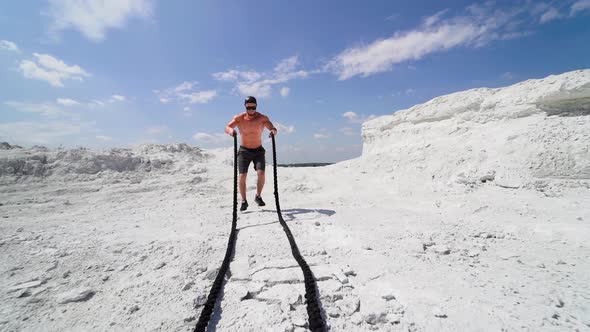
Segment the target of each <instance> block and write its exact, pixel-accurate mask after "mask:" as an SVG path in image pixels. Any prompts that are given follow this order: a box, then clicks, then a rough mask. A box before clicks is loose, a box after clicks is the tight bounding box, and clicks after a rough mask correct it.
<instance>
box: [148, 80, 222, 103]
mask: <svg viewBox="0 0 590 332" xmlns="http://www.w3.org/2000/svg"><path fill="white" fill-rule="evenodd" d="M196 84H197V82H182V83H180V84H179V85H177V86H175V87H172V88H168V89H165V90H163V91H161V90H154V93H155V94H156V95H157V96H158V99H159V100H160V102H161V103H163V104H167V103H169V102H171V101H176V102H181V103H188V104H207V103H209V102H210V101H211V100H213V99H214V98H215V97H216V96H217V91H216V90H203V91H197V90H195V89H194V86H195V85H196Z"/></svg>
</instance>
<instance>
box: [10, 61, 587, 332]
mask: <svg viewBox="0 0 590 332" xmlns="http://www.w3.org/2000/svg"><path fill="white" fill-rule="evenodd" d="M589 110H590V70H585V71H576V72H570V73H565V74H562V75H559V76H551V77H548V78H545V79H543V80H531V81H527V82H523V83H519V84H517V85H514V86H511V87H507V88H503V89H476V90H470V91H465V92H460V93H457V94H452V95H448V96H443V97H439V98H436V99H434V100H432V101H430V102H428V103H425V104H422V105H417V106H415V107H413V108H411V109H408V110H404V111H400V112H397V113H395V114H394V115H392V116H384V117H380V118H377V119H375V120H372V121H369V122H367V123H365V124H364V125H363V144H364V145H363V155H362V156H361V157H359V158H357V159H354V160H349V161H344V162H341V163H338V164H335V165H331V166H327V167H320V168H279V189H280V196H281V208H282V210H283V216H284V218H285V220H286V221H287V223H288V224H289V226H290V228H291V230H292V232H293V233H294V236H295V239H296V241H297V244H298V246H299V248H300V250H301V253H302V254H303V256H304V257H305V259H306V260H307V262H308V263H309V264H310V266H311V268H312V270H313V271H314V274H315V276H316V278H317V280H318V281H317V283H318V287H319V291H320V296H321V303H322V307H323V310H324V312H325V315H326V321H327V323H328V325H329V326H330V329H331V330H332V331H373V330H379V331H408V330H410V331H481V330H493V331H496V330H502V329H504V330H508V331H515V330H530V331H556V330H576V329H577V330H580V331H587V330H590V260H589V259H588V257H590V246H589V244H588V238H590V227H589V223H588V222H589V221H590V150H589V146H590V143H589V142H590V115H589V112H590V111H589ZM280 137H281V136H280V133H279V135H278V136H277V144H279V145H280V144H281V140H280ZM266 144H267V151H268V152H267V160H271V157H272V156H271V153H272V152H271V149H270V148H269V147H270V145H269V143H266ZM228 146H231V143H230V144H228ZM3 148H4V149H3V150H0V171H1V176H0V275H1V278H0V330H2V331H21V330H26V331H93V330H96V331H104V330H149V331H190V330H191V329H192V328H193V327H194V325H195V323H196V319H198V315H199V313H200V311H201V308H202V304H203V303H204V300H205V298H206V296H207V294H208V292H209V288H210V286H211V283H212V281H213V279H214V278H215V276H216V269H218V268H219V266H220V264H221V261H222V259H223V255H224V254H225V249H226V245H227V239H228V235H229V230H230V226H231V216H232V211H231V208H232V201H231V199H232V190H233V188H232V176H233V172H232V166H233V159H232V158H233V155H232V153H233V151H232V148H227V149H220V150H207V151H205V150H200V149H198V148H195V147H190V146H188V145H184V144H176V145H144V146H141V147H137V148H133V149H115V150H113V151H91V150H86V149H73V150H56V149H51V150H50V149H45V148H42V147H33V148H15V147H12V146H10V145H8V144H4V145H3ZM280 159H281V156H280V155H279V161H280ZM253 175H254V174H251V176H250V177H249V200H250V201H251V202H250V209H249V210H248V211H247V212H246V213H240V214H239V220H238V228H239V233H238V240H237V246H236V253H235V256H234V259H233V261H232V264H231V267H230V270H231V273H230V274H229V275H228V279H227V282H226V284H225V288H224V292H223V298H222V302H221V306H220V307H219V308H218V309H217V311H216V312H215V315H214V316H213V319H212V321H211V328H210V330H213V331H214V330H217V331H265V330H269V331H300V330H301V331H303V330H304V329H305V328H306V326H307V313H306V310H305V305H304V303H303V299H304V286H303V282H302V280H303V276H302V273H301V270H300V269H299V267H298V265H297V263H296V261H295V260H294V259H293V258H292V256H291V252H290V248H289V244H288V242H287V238H286V236H285V234H284V232H283V230H282V228H281V226H280V224H279V223H278V219H277V216H276V212H275V209H274V197H273V195H272V191H273V189H272V167H271V165H268V167H267V184H266V187H265V190H264V192H263V197H264V198H265V200H266V202H267V206H266V207H264V208H259V207H257V206H255V204H254V202H253V194H254V185H255V177H254V176H253Z"/></svg>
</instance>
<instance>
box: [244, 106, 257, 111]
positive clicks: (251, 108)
mask: <svg viewBox="0 0 590 332" xmlns="http://www.w3.org/2000/svg"><path fill="white" fill-rule="evenodd" d="M255 109H256V106H246V110H248V111H252V110H255Z"/></svg>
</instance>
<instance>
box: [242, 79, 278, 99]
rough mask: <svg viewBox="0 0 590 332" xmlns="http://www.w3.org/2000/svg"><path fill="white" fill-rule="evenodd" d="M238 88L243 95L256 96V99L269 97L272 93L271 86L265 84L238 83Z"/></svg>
mask: <svg viewBox="0 0 590 332" xmlns="http://www.w3.org/2000/svg"><path fill="white" fill-rule="evenodd" d="M236 87H237V89H238V91H240V93H241V94H242V95H245V96H256V98H265V97H269V96H270V94H271V91H272V87H271V85H270V84H265V83H264V82H255V83H238V85H237V86H236Z"/></svg>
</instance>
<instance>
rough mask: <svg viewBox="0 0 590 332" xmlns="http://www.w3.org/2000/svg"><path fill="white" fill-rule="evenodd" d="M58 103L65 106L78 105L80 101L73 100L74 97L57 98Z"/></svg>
mask: <svg viewBox="0 0 590 332" xmlns="http://www.w3.org/2000/svg"><path fill="white" fill-rule="evenodd" d="M55 101H56V102H57V103H58V104H60V105H63V106H76V105H80V103H79V102H77V101H75V100H73V99H69V98H57V99H56V100H55Z"/></svg>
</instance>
